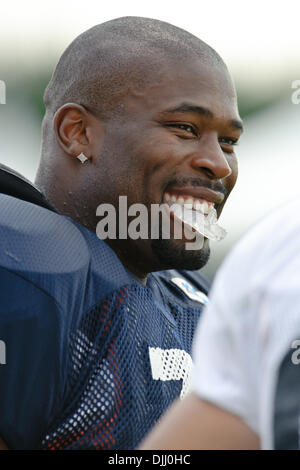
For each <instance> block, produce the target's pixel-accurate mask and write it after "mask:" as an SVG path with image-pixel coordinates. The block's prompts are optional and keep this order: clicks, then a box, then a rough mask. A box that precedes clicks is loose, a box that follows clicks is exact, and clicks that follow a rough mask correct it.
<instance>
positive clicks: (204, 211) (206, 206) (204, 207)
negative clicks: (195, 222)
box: [202, 201, 208, 214]
mask: <svg viewBox="0 0 300 470" xmlns="http://www.w3.org/2000/svg"><path fill="white" fill-rule="evenodd" d="M202 206H203V213H204V214H208V203H207V202H206V201H204V202H203V205H202Z"/></svg>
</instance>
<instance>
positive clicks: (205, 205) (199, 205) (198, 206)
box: [164, 193, 214, 215]
mask: <svg viewBox="0 0 300 470" xmlns="http://www.w3.org/2000/svg"><path fill="white" fill-rule="evenodd" d="M164 200H165V201H166V202H175V203H176V204H179V205H181V206H184V207H185V208H186V209H194V210H196V211H200V212H202V213H203V214H205V215H207V214H209V213H210V211H211V210H212V209H213V207H214V204H213V203H212V202H209V201H204V200H199V199H195V198H193V197H188V198H187V199H184V198H183V197H182V196H179V197H177V196H175V195H174V194H173V195H171V194H169V193H165V196H164Z"/></svg>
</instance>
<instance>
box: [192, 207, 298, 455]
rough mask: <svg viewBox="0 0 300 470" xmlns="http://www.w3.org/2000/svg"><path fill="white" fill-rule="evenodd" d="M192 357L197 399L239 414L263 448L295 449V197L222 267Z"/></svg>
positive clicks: (296, 247) (247, 240) (296, 255)
mask: <svg viewBox="0 0 300 470" xmlns="http://www.w3.org/2000/svg"><path fill="white" fill-rule="evenodd" d="M296 340H299V343H295V341H296ZM298 351H299V352H298ZM284 358H286V359H285V362H283V361H284ZM194 359H195V370H194V378H193V388H194V391H195V392H196V393H197V394H198V395H199V396H200V397H202V398H204V399H206V400H208V401H210V402H212V403H214V404H215V405H217V406H219V407H221V408H223V409H225V410H228V411H229V412H231V413H234V414H236V415H238V416H239V417H241V418H242V419H243V420H244V421H245V422H246V423H247V424H248V426H249V427H250V428H251V429H253V430H254V431H255V432H256V433H257V434H258V435H259V436H260V439H261V445H262V448H264V449H271V448H287V447H294V446H296V447H297V446H298V435H299V433H298V427H299V424H298V423H299V403H300V364H299V365H298V362H300V360H299V359H300V198H299V199H297V200H295V201H293V202H291V203H289V204H288V205H286V206H283V207H280V208H279V209H278V210H276V211H275V212H273V213H272V214H271V215H270V216H269V217H268V218H266V219H265V220H263V221H262V222H260V223H259V224H258V225H257V226H256V227H254V229H252V231H251V232H250V233H249V234H248V235H247V236H246V237H244V238H243V239H242V241H241V242H239V244H238V245H237V246H236V248H235V249H234V250H233V252H232V253H231V255H230V256H229V257H228V258H227V260H226V261H225V263H224V264H223V266H222V268H221V269H220V271H219V273H218V275H217V276H216V280H215V282H214V285H213V289H212V292H211V302H210V304H209V305H208V307H207V308H206V310H205V311H204V313H203V314H202V318H201V320H200V323H199V326H198V330H197V334H196V337H195V341H194Z"/></svg>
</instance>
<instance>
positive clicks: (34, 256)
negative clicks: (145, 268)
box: [0, 194, 207, 449]
mask: <svg viewBox="0 0 300 470" xmlns="http://www.w3.org/2000/svg"><path fill="white" fill-rule="evenodd" d="M0 246H1V250H0V286H1V287H0V341H1V345H2V350H3V346H4V347H5V351H4V352H5V354H2V356H1V357H2V362H1V361H0V436H1V437H2V438H3V439H4V440H5V441H6V443H7V445H8V447H9V448H17V449H28V448H30V449H33V448H45V449H133V448H135V447H136V446H137V444H138V443H139V442H140V441H141V439H142V438H143V437H144V436H145V434H146V433H147V432H148V431H149V429H150V428H151V427H152V426H153V425H154V424H155V422H156V421H157V420H158V419H159V417H160V416H161V415H162V413H163V412H164V411H165V410H166V408H167V407H168V406H169V405H170V404H171V402H172V401H173V400H174V399H175V398H177V397H178V396H183V395H184V394H185V393H186V391H187V390H188V386H189V372H190V368H191V358H190V355H189V354H190V351H191V343H192V338H193V333H194V330H195V326H196V324H197V321H198V318H199V315H200V313H201V310H202V308H203V304H204V303H205V295H204V294H205V293H207V285H206V283H205V281H204V280H203V279H202V278H201V276H200V275H199V274H198V273H187V272H178V271H165V272H161V273H156V274H151V275H150V276H149V279H148V283H147V285H146V286H145V285H143V284H142V283H140V282H139V281H138V280H137V279H135V278H134V276H133V275H131V274H130V273H129V272H128V271H126V269H125V268H124V266H123V265H122V263H121V262H120V261H119V259H118V258H117V256H116V255H115V253H114V252H113V250H111V249H110V248H109V247H108V245H107V244H106V243H104V242H103V241H101V240H99V239H98V238H97V237H96V235H95V234H94V233H92V232H91V231H89V230H87V229H85V228H84V227H82V226H81V225H79V224H76V223H75V222H73V221H72V220H71V219H69V218H67V217H64V216H62V215H59V214H57V213H56V212H54V211H51V210H48V209H46V208H45V207H40V206H39V205H36V204H34V203H30V202H26V201H23V200H21V199H18V198H15V197H12V196H9V195H4V194H0ZM3 357H4V359H3Z"/></svg>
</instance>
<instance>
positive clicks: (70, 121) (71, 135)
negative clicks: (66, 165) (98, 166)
mask: <svg viewBox="0 0 300 470" xmlns="http://www.w3.org/2000/svg"><path fill="white" fill-rule="evenodd" d="M53 124H54V131H55V135H56V139H57V142H58V145H59V146H60V147H61V149H62V150H63V151H64V152H65V153H66V154H68V155H70V156H71V157H75V158H76V157H77V156H78V155H80V154H81V153H83V154H84V155H85V156H86V158H87V159H91V158H92V157H93V149H94V146H95V144H96V143H95V142H94V141H93V139H94V135H97V138H98V139H99V135H101V133H99V129H97V132H93V129H94V128H95V126H97V127H99V124H100V123H96V118H95V116H93V115H92V114H91V113H89V112H88V111H87V110H86V109H85V108H84V107H83V106H81V105H79V104H76V103H67V104H64V105H63V106H61V107H60V108H59V109H58V110H57V111H56V113H55V116H54V120H53Z"/></svg>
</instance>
